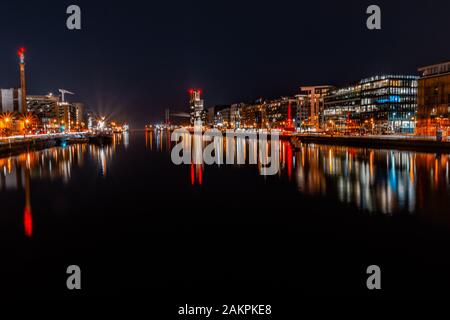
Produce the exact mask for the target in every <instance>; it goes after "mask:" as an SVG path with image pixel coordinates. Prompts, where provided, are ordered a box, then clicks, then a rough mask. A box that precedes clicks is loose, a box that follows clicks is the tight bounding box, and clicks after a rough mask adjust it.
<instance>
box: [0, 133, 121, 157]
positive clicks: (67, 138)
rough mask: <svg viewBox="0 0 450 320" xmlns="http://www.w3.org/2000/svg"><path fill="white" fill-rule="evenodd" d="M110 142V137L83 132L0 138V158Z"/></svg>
mask: <svg viewBox="0 0 450 320" xmlns="http://www.w3.org/2000/svg"><path fill="white" fill-rule="evenodd" d="M110 142H112V136H111V135H103V134H90V133H85V132H79V133H65V134H49V135H33V136H25V137H24V136H13V137H8V138H0V157H8V156H12V155H17V154H20V153H23V152H28V151H37V150H42V149H46V148H52V147H57V146H65V145H70V144H76V143H93V144H99V145H103V144H108V143H110Z"/></svg>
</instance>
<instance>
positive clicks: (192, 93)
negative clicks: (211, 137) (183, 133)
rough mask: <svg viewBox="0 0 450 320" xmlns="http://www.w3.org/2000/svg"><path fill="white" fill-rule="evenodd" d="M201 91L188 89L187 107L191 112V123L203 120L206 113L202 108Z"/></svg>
mask: <svg viewBox="0 0 450 320" xmlns="http://www.w3.org/2000/svg"><path fill="white" fill-rule="evenodd" d="M201 95H202V91H201V90H200V89H190V90H189V107H190V114H191V125H194V123H195V122H196V121H202V122H204V120H205V118H206V113H205V110H204V108H203V100H202V99H201Z"/></svg>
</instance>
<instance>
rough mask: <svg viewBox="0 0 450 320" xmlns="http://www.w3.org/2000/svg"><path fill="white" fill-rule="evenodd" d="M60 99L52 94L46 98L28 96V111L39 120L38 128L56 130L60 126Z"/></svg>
mask: <svg viewBox="0 0 450 320" xmlns="http://www.w3.org/2000/svg"><path fill="white" fill-rule="evenodd" d="M58 102H59V98H58V97H57V96H53V95H51V94H49V95H46V96H37V95H32V96H31V95H29V96H27V109H28V112H30V113H32V114H33V115H35V116H36V118H37V119H38V126H40V127H42V128H44V129H56V128H57V126H58V124H57V120H58Z"/></svg>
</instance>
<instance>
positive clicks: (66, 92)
mask: <svg viewBox="0 0 450 320" xmlns="http://www.w3.org/2000/svg"><path fill="white" fill-rule="evenodd" d="M59 92H61V102H66V101H65V99H64V94H75V93H73V92H70V91H67V90H65V89H59Z"/></svg>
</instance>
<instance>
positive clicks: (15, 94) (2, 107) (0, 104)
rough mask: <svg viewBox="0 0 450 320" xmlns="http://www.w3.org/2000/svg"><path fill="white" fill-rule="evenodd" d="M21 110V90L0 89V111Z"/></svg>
mask: <svg viewBox="0 0 450 320" xmlns="http://www.w3.org/2000/svg"><path fill="white" fill-rule="evenodd" d="M21 111H22V90H21V89H16V88H11V89H0V112H17V113H19V112H21Z"/></svg>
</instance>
